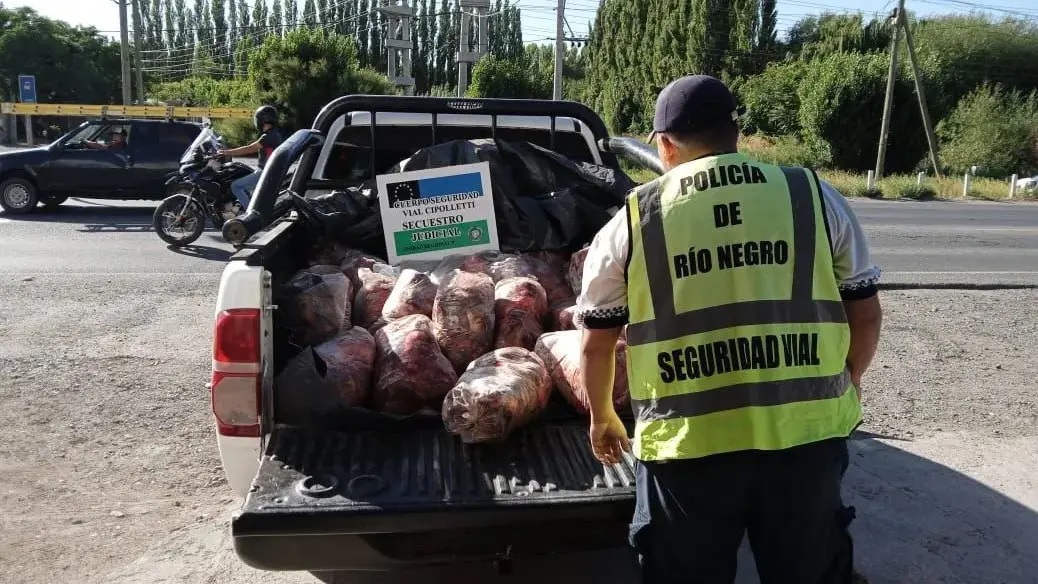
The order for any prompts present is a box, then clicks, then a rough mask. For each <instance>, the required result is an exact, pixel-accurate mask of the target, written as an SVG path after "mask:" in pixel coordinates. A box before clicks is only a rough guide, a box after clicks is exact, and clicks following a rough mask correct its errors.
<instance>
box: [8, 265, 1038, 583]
mask: <svg viewBox="0 0 1038 584" xmlns="http://www.w3.org/2000/svg"><path fill="white" fill-rule="evenodd" d="M217 284H218V276H217V275H195V276H184V275H181V276H170V277H168V278H166V277H151V278H147V279H146V278H144V277H142V276H110V277H100V278H99V277H98V276H96V275H92V276H91V275H83V276H74V275H70V276H40V277H38V278H36V279H35V280H33V281H22V280H21V278H13V277H9V276H8V277H4V279H3V280H0V299H3V300H0V404H2V407H0V566H2V569H0V581H3V582H12V583H15V582H16V583H18V584H35V583H45V582H46V583H50V582H70V583H79V582H83V583H95V582H96V583H106V584H108V583H113V582H117V583H118V582H126V583H130V582H134V583H139V582H177V583H180V582H183V583H191V584H194V583H203V582H220V583H221V584H228V583H237V582H242V583H244V582H285V583H287V582H316V580H315V579H314V578H313V577H312V576H309V575H307V574H262V573H259V572H256V571H253V570H251V569H248V568H245V567H244V566H242V565H241V563H240V562H239V561H238V560H237V558H236V556H235V555H234V552H233V550H232V549H231V546H230V540H229V537H228V534H227V531H228V527H227V521H228V515H229V513H230V511H231V510H232V509H233V508H234V507H235V506H236V504H237V502H236V501H235V500H234V499H233V498H232V495H231V493H230V491H229V489H228V488H227V486H226V484H225V483H224V479H223V475H222V471H221V469H220V462H219V459H218V456H217V451H216V447H215V446H216V445H215V441H214V439H213V431H212V428H211V421H210V414H209V404H208V396H207V393H206V390H205V383H206V381H207V376H208V371H209V359H210V357H209V343H210V326H211V310H212V306H213V302H214V299H215V293H216V289H217ZM883 301H884V305H885V309H886V322H885V326H884V336H883V341H882V346H881V350H880V354H879V356H878V357H877V360H876V362H875V364H874V367H873V370H872V371H871V372H870V373H869V374H868V375H867V376H866V383H865V387H864V391H865V402H866V409H867V415H866V422H865V424H864V426H863V428H862V431H863V433H862V435H861V436H860V437H859V439H858V440H855V445H854V448H853V452H854V460H855V461H854V465H853V467H852V469H851V471H850V472H849V474H848V479H847V480H848V484H847V494H848V499H849V501H850V503H851V504H854V505H855V506H856V507H857V508H858V511H859V520H858V522H857V523H856V524H855V533H856V535H857V539H856V541H857V546H858V547H857V550H858V555H859V564H860V565H862V566H863V569H865V570H866V573H867V574H869V575H870V577H871V579H872V581H873V583H874V584H876V583H884V582H890V583H894V582H948V583H952V582H962V583H967V582H968V583H971V584H972V583H980V582H984V583H996V582H1006V583H1012V584H1027V583H1030V582H1038V559H1036V555H1035V553H1034V552H1035V550H1038V463H1036V462H1035V461H1036V460H1038V389H1036V383H1035V381H1034V379H1035V376H1034V369H1035V367H1036V365H1038V343H1036V339H1038V291H1034V290H1027V291H1023V290H1021V291H991V292H961V291H906V292H887V293H884V294H883Z"/></svg>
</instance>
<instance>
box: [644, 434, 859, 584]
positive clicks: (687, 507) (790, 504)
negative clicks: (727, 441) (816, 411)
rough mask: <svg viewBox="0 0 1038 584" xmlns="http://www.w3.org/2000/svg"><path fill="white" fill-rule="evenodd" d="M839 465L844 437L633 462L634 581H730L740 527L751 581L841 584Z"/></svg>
mask: <svg viewBox="0 0 1038 584" xmlns="http://www.w3.org/2000/svg"><path fill="white" fill-rule="evenodd" d="M847 463H848V455H847V441H846V440H845V439H837V440H827V441H824V442H818V443H814V444H808V445H805V446H799V447H796V448H792V449H789V450H784V451H777V452H762V451H747V452H736V453H731V454H720V455H715V456H710V457H706V458H702V459H696V460H681V461H671V462H665V463H653V462H646V463H640V464H639V465H638V472H637V505H636V509H635V514H634V520H633V521H632V524H631V545H632V546H633V547H634V549H635V551H636V552H637V553H638V555H639V561H640V563H641V566H642V581H643V583H644V584H671V583H673V584H678V583H681V584H722V583H723V584H730V583H731V582H733V580H734V579H735V572H736V555H737V552H738V549H739V545H740V543H741V541H742V537H743V534H744V532H747V531H748V533H749V539H750V545H751V547H752V549H753V554H754V558H755V560H756V564H757V572H758V574H759V575H760V581H761V584H844V583H846V582H848V581H849V578H850V567H851V558H850V555H851V553H852V552H851V547H850V538H849V536H848V535H847V533H846V531H845V529H844V528H845V527H846V524H847V523H848V522H849V519H847V510H846V509H844V508H843V504H842V501H841V497H840V482H841V479H842V477H843V473H844V471H845V470H846V468H847ZM845 520H846V521H845Z"/></svg>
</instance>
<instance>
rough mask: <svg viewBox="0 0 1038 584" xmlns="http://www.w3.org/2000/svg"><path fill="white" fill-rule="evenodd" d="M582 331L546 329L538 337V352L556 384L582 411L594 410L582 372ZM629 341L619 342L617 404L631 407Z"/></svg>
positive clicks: (570, 402)
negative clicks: (628, 372) (550, 330)
mask: <svg viewBox="0 0 1038 584" xmlns="http://www.w3.org/2000/svg"><path fill="white" fill-rule="evenodd" d="M580 337H581V332H580V331H562V332H555V333H546V334H544V335H542V336H541V338H540V339H538V340H537V346H536V347H534V352H535V353H537V356H538V357H540V358H541V360H542V361H544V365H545V366H546V367H547V368H548V374H549V375H551V379H552V381H553V382H554V383H555V388H556V389H558V390H559V393H560V394H562V397H564V398H565V399H566V401H567V402H569V404H570V405H571V406H573V408H574V409H576V410H577V411H578V412H580V413H581V414H584V415H587V414H589V413H590V412H591V406H590V404H589V402H588V396H587V392H585V391H584V384H583V380H582V378H581V372H580ZM626 355H627V343H626V342H625V341H624V340H623V339H621V340H619V341H618V342H617V343H616V372H615V374H614V376H613V406H614V407H616V409H617V410H621V409H624V408H627V407H628V405H629V404H630V394H629V391H628V382H627V357H626Z"/></svg>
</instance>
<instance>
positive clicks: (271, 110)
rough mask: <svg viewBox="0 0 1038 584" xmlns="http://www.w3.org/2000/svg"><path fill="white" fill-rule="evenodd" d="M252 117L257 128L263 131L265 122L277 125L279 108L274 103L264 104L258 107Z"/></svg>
mask: <svg viewBox="0 0 1038 584" xmlns="http://www.w3.org/2000/svg"><path fill="white" fill-rule="evenodd" d="M252 117H253V119H254V120H255V122H256V129H257V130H259V131H263V124H270V125H272V126H275V125H277V123H278V110H277V108H275V107H274V106H272V105H263V106H260V107H259V108H257V109H256V113H255V114H253V116H252Z"/></svg>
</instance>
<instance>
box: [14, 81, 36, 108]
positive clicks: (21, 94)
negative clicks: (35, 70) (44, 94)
mask: <svg viewBox="0 0 1038 584" xmlns="http://www.w3.org/2000/svg"><path fill="white" fill-rule="evenodd" d="M18 98H19V100H20V101H21V102H22V103H36V76H35V75H19V76H18Z"/></svg>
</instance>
